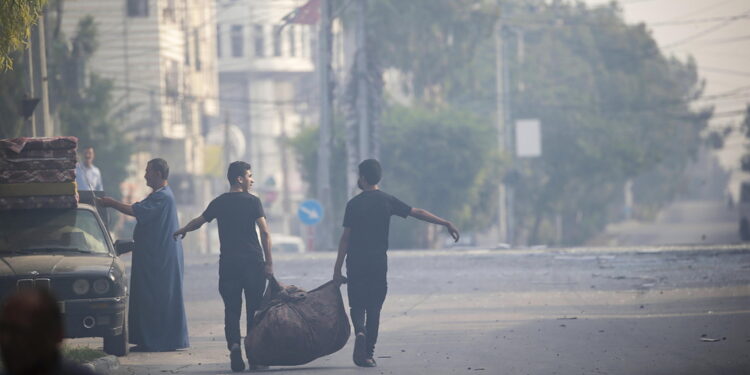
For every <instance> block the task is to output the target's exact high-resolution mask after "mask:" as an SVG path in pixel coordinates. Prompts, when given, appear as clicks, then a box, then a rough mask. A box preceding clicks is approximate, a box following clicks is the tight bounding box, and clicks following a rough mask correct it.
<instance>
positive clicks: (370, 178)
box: [359, 159, 383, 185]
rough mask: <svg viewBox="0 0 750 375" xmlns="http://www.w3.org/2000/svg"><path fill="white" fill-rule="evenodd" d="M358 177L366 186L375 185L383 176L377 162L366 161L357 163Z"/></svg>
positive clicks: (373, 160) (372, 160)
mask: <svg viewBox="0 0 750 375" xmlns="http://www.w3.org/2000/svg"><path fill="white" fill-rule="evenodd" d="M359 175H360V176H362V177H364V178H365V181H367V183H368V184H370V185H377V184H378V182H380V178H381V177H382V176H383V168H381V167H380V162H378V161H377V160H375V159H367V160H365V161H363V162H361V163H359Z"/></svg>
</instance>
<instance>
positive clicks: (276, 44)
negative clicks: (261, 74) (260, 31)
mask: <svg viewBox="0 0 750 375" xmlns="http://www.w3.org/2000/svg"><path fill="white" fill-rule="evenodd" d="M273 55H274V56H276V57H279V56H281V26H278V25H276V26H274V27H273Z"/></svg>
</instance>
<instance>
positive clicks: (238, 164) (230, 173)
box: [227, 161, 253, 185]
mask: <svg viewBox="0 0 750 375" xmlns="http://www.w3.org/2000/svg"><path fill="white" fill-rule="evenodd" d="M251 169H253V168H252V167H251V166H250V163H246V162H244V161H234V162H232V163H231V164H229V168H227V180H229V185H236V184H237V177H242V176H244V175H245V171H248V170H251Z"/></svg>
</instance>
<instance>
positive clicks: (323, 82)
mask: <svg viewBox="0 0 750 375" xmlns="http://www.w3.org/2000/svg"><path fill="white" fill-rule="evenodd" d="M330 62H331V2H330V0H320V25H319V30H318V77H319V81H320V82H319V84H320V128H319V141H318V181H317V185H318V186H317V188H318V189H317V190H318V191H317V193H318V200H320V203H321V204H322V205H323V209H324V211H325V212H324V215H323V220H322V221H321V223H320V224H319V225H318V226H317V228H316V229H317V236H316V237H317V241H316V243H318V244H319V249H320V250H328V249H332V248H333V242H332V239H331V231H332V230H333V228H332V226H331V225H330V223H332V222H333V221H332V220H331V216H332V215H331V211H332V207H331V170H330V158H331V154H330V153H331V110H332V106H331V89H330V79H331V77H330V74H331V72H330Z"/></svg>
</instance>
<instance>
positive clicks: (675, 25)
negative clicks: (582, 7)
mask: <svg viewBox="0 0 750 375" xmlns="http://www.w3.org/2000/svg"><path fill="white" fill-rule="evenodd" d="M585 2H586V3H587V4H589V5H601V4H607V3H609V2H610V0H585ZM619 3H620V5H621V6H622V8H623V10H624V14H625V19H626V20H627V22H629V23H639V22H644V23H646V25H648V26H649V28H650V29H651V30H652V32H653V35H654V37H655V38H656V40H657V42H658V43H659V45H660V46H661V47H662V50H664V51H665V52H668V53H673V54H674V55H675V56H677V57H678V58H680V59H683V60H684V59H685V58H686V57H687V56H688V55H692V56H693V57H695V60H696V62H697V64H698V71H699V73H700V75H701V76H702V77H703V78H705V80H706V92H705V95H706V96H711V95H726V96H722V97H720V98H713V99H710V100H705V101H701V103H707V104H709V103H713V104H715V105H716V110H715V113H716V114H717V115H718V116H717V118H716V119H715V120H714V121H713V125H719V124H726V123H727V121H737V120H739V119H740V118H741V116H739V115H737V116H722V114H724V113H727V112H733V111H737V110H742V109H744V108H745V106H746V104H747V103H750V0H619ZM735 90H736V91H735Z"/></svg>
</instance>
